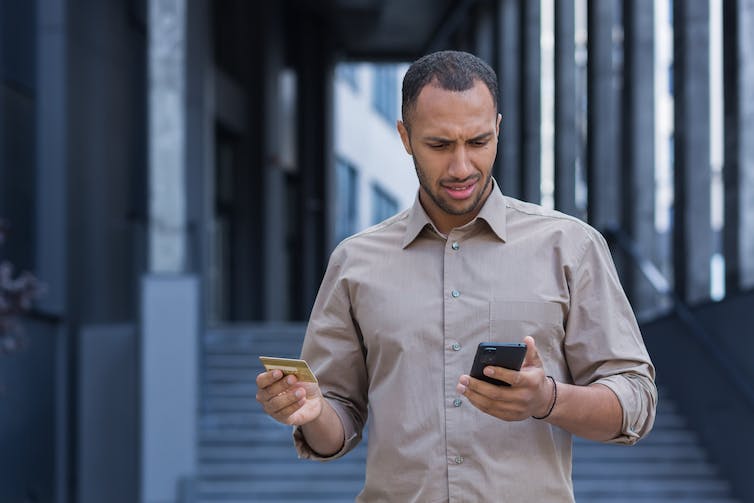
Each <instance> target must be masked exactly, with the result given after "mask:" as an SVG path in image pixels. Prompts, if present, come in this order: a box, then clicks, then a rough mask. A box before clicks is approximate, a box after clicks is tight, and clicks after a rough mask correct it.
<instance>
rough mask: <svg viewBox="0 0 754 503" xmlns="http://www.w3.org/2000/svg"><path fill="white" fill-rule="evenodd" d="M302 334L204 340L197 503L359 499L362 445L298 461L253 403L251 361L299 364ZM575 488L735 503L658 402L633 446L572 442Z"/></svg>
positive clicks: (585, 494)
mask: <svg viewBox="0 0 754 503" xmlns="http://www.w3.org/2000/svg"><path fill="white" fill-rule="evenodd" d="M304 330H305V326H304V325H303V324H260V325H246V326H234V327H225V328H217V329H213V330H211V331H210V332H209V333H208V334H207V335H206V336H205V339H204V347H203V355H202V357H203V361H202V399H201V415H200V435H199V442H200V445H199V465H200V466H199V483H198V488H197V489H198V491H197V492H198V494H197V500H198V502H199V503H221V502H222V503H241V502H244V503H248V502H256V501H259V502H261V501H265V502H275V503H294V502H295V503H309V502H318V501H322V502H325V501H326V502H328V503H345V502H352V501H353V500H354V498H355V496H356V495H357V494H358V493H359V491H360V490H361V487H362V485H363V481H364V463H365V459H366V442H365V441H362V443H361V444H360V445H359V446H358V447H357V448H356V449H355V450H354V451H352V452H350V453H349V454H348V455H346V456H345V457H343V458H341V459H338V460H336V461H331V462H328V463H316V462H311V461H305V460H299V459H297V457H296V452H295V449H294V448H293V441H292V439H291V428H290V427H288V426H284V425H282V424H279V423H277V422H275V421H274V420H272V419H271V418H269V417H268V416H266V415H265V414H264V413H263V412H262V409H261V407H260V406H259V404H258V403H257V401H256V399H255V394H256V385H255V379H256V376H257V374H258V373H259V372H261V371H262V365H261V364H260V362H259V360H258V359H257V356H259V355H266V356H283V357H297V356H298V353H299V350H300V348H301V341H302V338H303V334H304ZM573 481H574V490H575V494H576V501H577V502H578V503H597V502H600V503H601V502H605V503H628V502H631V503H661V502H662V503H665V502H692V503H737V500H735V499H734V498H732V497H731V493H730V487H729V485H728V483H727V482H726V481H724V480H723V479H722V478H721V477H720V476H719V474H718V473H717V471H716V469H715V466H714V465H711V464H710V463H709V462H707V461H706V459H705V452H704V450H703V449H702V447H701V446H700V445H699V443H698V441H697V439H696V436H695V435H694V433H693V432H691V431H690V430H689V429H688V428H687V427H686V425H685V422H684V419H683V417H682V416H680V415H679V414H678V412H677V411H676V407H675V405H674V404H673V402H672V399H671V398H670V397H668V396H665V395H663V394H662V393H661V396H660V405H659V407H658V411H657V420H656V422H655V427H654V430H653V431H652V433H650V435H649V436H647V438H645V439H643V440H642V441H641V442H639V444H638V445H636V446H634V447H625V446H614V445H607V444H600V443H595V442H589V441H586V440H582V439H578V438H576V439H574V462H573Z"/></svg>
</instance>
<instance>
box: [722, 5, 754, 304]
mask: <svg viewBox="0 0 754 503" xmlns="http://www.w3.org/2000/svg"><path fill="white" fill-rule="evenodd" d="M723 9H724V12H723V47H724V49H723V51H724V56H723V59H724V65H725V66H724V74H725V77H726V78H725V81H724V84H723V85H724V93H725V99H724V101H725V165H724V171H723V176H724V180H725V228H724V241H723V248H724V253H725V270H726V288H727V290H728V291H729V292H735V291H740V290H745V289H751V288H754V142H752V141H751V138H754V96H752V93H751V92H750V91H749V87H747V83H749V86H750V84H751V82H754V54H752V51H751V49H752V47H754V0H724V1H723Z"/></svg>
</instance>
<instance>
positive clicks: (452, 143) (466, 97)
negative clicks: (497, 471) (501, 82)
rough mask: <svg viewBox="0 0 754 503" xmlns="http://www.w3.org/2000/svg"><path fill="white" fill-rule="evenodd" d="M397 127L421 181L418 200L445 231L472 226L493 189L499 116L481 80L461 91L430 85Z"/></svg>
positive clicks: (422, 91)
mask: <svg viewBox="0 0 754 503" xmlns="http://www.w3.org/2000/svg"><path fill="white" fill-rule="evenodd" d="M408 119H409V121H410V124H409V125H408V128H407V127H406V125H405V124H403V123H402V122H399V123H398V132H399V133H400V135H401V140H402V141H403V145H404V147H405V148H406V151H407V152H408V153H409V154H410V155H411V156H413V159H414V166H415V167H416V173H417V175H418V177H419V186H420V190H419V200H420V201H421V203H422V206H423V207H424V209H425V211H426V212H427V214H428V215H429V217H430V218H431V219H432V221H433V222H434V223H435V225H436V226H437V227H438V229H439V230H440V231H441V232H444V233H447V232H448V231H450V230H451V229H452V228H454V227H459V226H461V225H463V224H465V223H467V222H469V221H471V220H472V219H473V218H474V217H475V216H476V215H477V213H479V210H480V209H481V207H482V204H483V203H484V201H485V200H486V198H487V196H488V195H489V193H490V191H491V190H492V185H491V183H490V180H491V175H492V164H493V162H494V161H495V154H496V152H497V137H498V132H499V128H500V115H499V114H498V113H497V111H496V110H495V105H494V102H493V100H492V95H491V94H490V91H489V89H487V86H485V85H484V84H483V83H482V82H481V81H479V80H477V81H475V83H474V86H473V87H472V88H471V89H468V90H466V91H461V92H456V91H447V90H445V89H441V88H440V87H437V86H436V85H433V84H429V85H427V86H425V87H424V88H423V89H422V90H421V92H420V93H419V97H418V99H417V102H416V106H415V108H414V110H413V111H412V113H411V115H410V116H409V117H408Z"/></svg>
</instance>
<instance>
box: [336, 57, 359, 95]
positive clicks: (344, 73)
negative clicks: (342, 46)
mask: <svg viewBox="0 0 754 503" xmlns="http://www.w3.org/2000/svg"><path fill="white" fill-rule="evenodd" d="M335 76H336V77H337V78H338V79H340V80H342V81H343V82H346V83H347V84H348V85H350V86H351V88H352V89H353V90H354V91H358V90H359V82H358V80H357V79H356V65H354V64H349V63H340V64H338V66H337V67H335Z"/></svg>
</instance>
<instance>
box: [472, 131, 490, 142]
mask: <svg viewBox="0 0 754 503" xmlns="http://www.w3.org/2000/svg"><path fill="white" fill-rule="evenodd" d="M491 136H493V133H492V131H488V132H486V133H482V134H480V135H476V136H475V137H473V138H471V139H470V140H469V141H481V140H487V139H489V138H490V137H491Z"/></svg>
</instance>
